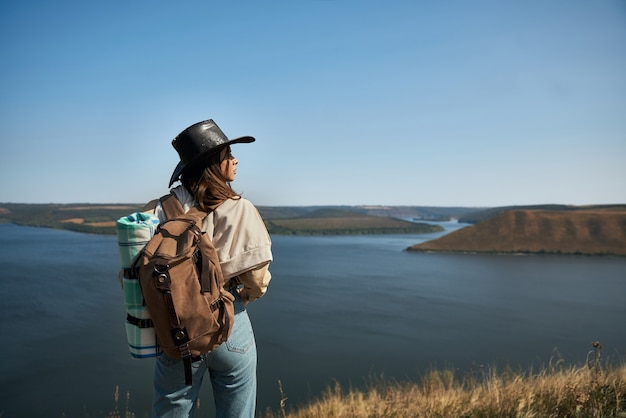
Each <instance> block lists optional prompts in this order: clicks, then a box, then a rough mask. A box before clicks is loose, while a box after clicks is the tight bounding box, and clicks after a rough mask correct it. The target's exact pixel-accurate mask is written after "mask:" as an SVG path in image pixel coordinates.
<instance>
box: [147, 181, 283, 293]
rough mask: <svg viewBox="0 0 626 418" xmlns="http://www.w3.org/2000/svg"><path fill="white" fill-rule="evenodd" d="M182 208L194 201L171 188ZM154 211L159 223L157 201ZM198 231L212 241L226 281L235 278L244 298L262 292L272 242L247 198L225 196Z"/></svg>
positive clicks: (184, 192) (161, 215)
mask: <svg viewBox="0 0 626 418" xmlns="http://www.w3.org/2000/svg"><path fill="white" fill-rule="evenodd" d="M172 192H174V194H176V197H177V198H178V200H180V202H181V204H182V205H183V208H184V209H185V211H188V210H189V209H191V208H192V207H193V205H194V204H195V200H194V198H193V196H192V195H191V194H190V193H189V192H188V191H187V190H186V189H185V188H184V187H183V186H177V187H175V188H173V189H172ZM154 213H155V214H156V215H157V216H158V217H159V220H161V222H162V221H163V220H165V214H164V212H163V210H162V208H161V205H160V204H157V206H156V208H155V211H154ZM202 230H203V231H204V232H206V233H207V234H208V236H209V237H211V238H212V240H213V245H214V246H215V249H216V250H217V255H218V256H219V259H220V265H221V267H222V273H223V274H224V279H225V280H226V282H228V281H229V280H231V279H232V278H234V277H238V280H239V282H240V283H241V284H242V285H243V286H244V289H245V293H244V294H245V297H246V299H247V301H253V300H256V299H258V298H260V297H261V296H263V295H264V294H265V292H266V291H267V286H268V285H269V282H270V280H271V278H272V275H271V273H270V272H269V264H270V262H271V261H272V259H273V258H272V250H271V246H272V242H271V239H270V236H269V234H268V232H267V229H266V228H265V224H264V223H263V219H261V215H259V212H258V210H257V209H256V208H255V207H254V205H253V204H252V203H251V202H250V201H249V200H247V199H244V198H240V199H228V200H227V201H225V202H224V203H222V204H221V205H220V206H218V207H217V209H215V210H214V211H213V212H211V213H209V215H208V216H207V217H206V218H205V220H204V223H203V225H202Z"/></svg>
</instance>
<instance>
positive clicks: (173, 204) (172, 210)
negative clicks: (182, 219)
mask: <svg viewBox="0 0 626 418" xmlns="http://www.w3.org/2000/svg"><path fill="white" fill-rule="evenodd" d="M159 202H161V207H162V208H163V211H164V212H165V217H166V218H167V219H174V218H176V217H178V216H180V215H184V214H185V210H184V209H183V205H181V204H180V200H178V198H177V197H176V195H175V194H174V193H169V194H166V195H165V196H161V198H160V199H159Z"/></svg>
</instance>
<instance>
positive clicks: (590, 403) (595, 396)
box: [265, 366, 626, 418]
mask: <svg viewBox="0 0 626 418" xmlns="http://www.w3.org/2000/svg"><path fill="white" fill-rule="evenodd" d="M265 417H266V418H274V417H282V418H319V417H325V418H339V417H341V418H383V417H395V418H403V417H406V418H408V417H412V418H413V417H415V418H444V417H466V418H470V417H471V418H474V417H476V418H478V417H481V418H482V417H493V418H496V417H498V418H500V417H519V418H538V417H554V418H557V417H598V418H599V417H602V418H604V417H626V366H621V367H617V368H612V369H609V370H599V369H595V368H594V367H587V366H585V367H582V368H576V367H571V368H569V369H565V368H559V367H555V368H551V369H545V370H542V371H540V372H538V373H532V372H528V373H520V372H513V371H510V370H507V371H503V372H497V371H496V370H488V371H484V372H482V373H481V375H479V376H466V377H464V378H462V379H459V378H458V377H457V376H455V373H454V372H453V371H450V370H443V371H431V372H430V373H429V374H428V375H427V376H426V377H424V378H423V379H422V381H421V382H420V383H419V384H408V383H396V382H384V381H379V382H372V383H371V384H370V385H369V388H368V389H367V390H365V391H357V390H347V391H345V390H343V389H342V388H341V387H340V386H339V385H336V386H334V387H332V388H329V389H328V390H327V391H326V393H325V394H324V395H323V396H322V397H321V398H320V399H319V400H318V401H316V402H313V403H311V404H309V405H306V406H303V407H300V408H299V409H296V410H293V411H287V408H286V407H283V408H281V410H280V411H279V412H278V413H276V412H272V411H267V413H266V415H265Z"/></svg>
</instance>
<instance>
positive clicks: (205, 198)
mask: <svg viewBox="0 0 626 418" xmlns="http://www.w3.org/2000/svg"><path fill="white" fill-rule="evenodd" d="M221 155H222V153H221V152H216V153H213V154H211V155H210V156H209V157H207V158H205V159H203V160H202V161H200V162H198V163H195V164H193V165H191V166H189V167H186V168H185V171H183V172H182V174H181V179H180V181H181V183H182V184H183V186H185V188H186V189H187V191H189V193H191V194H192V195H193V197H194V198H195V200H196V203H197V204H198V206H200V209H202V210H204V211H206V210H210V209H213V208H215V207H216V206H217V205H219V204H220V203H222V202H224V201H225V200H227V199H239V198H240V197H241V195H239V194H238V193H237V192H235V191H234V190H233V188H232V187H231V186H230V183H229V182H227V181H226V179H225V178H224V175H223V174H222V170H221V167H220V163H221V162H222V159H221Z"/></svg>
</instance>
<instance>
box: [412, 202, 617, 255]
mask: <svg viewBox="0 0 626 418" xmlns="http://www.w3.org/2000/svg"><path fill="white" fill-rule="evenodd" d="M407 250H409V251H422V252H470V253H539V254H585V255H620V256H626V209H625V208H624V207H623V206H613V207H610V208H606V207H601V208H592V209H589V208H579V209H577V210H572V209H570V210H566V211H563V210H521V209H516V210H507V211H503V212H500V213H499V214H497V215H496V216H495V217H493V218H491V219H487V220H486V221H482V222H480V223H478V224H476V225H472V226H469V227H466V228H463V229H460V230H457V231H455V232H453V233H450V234H448V235H445V236H443V237H441V238H439V239H436V240H432V241H428V242H424V243H421V244H417V245H413V246H411V247H409V248H407Z"/></svg>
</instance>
